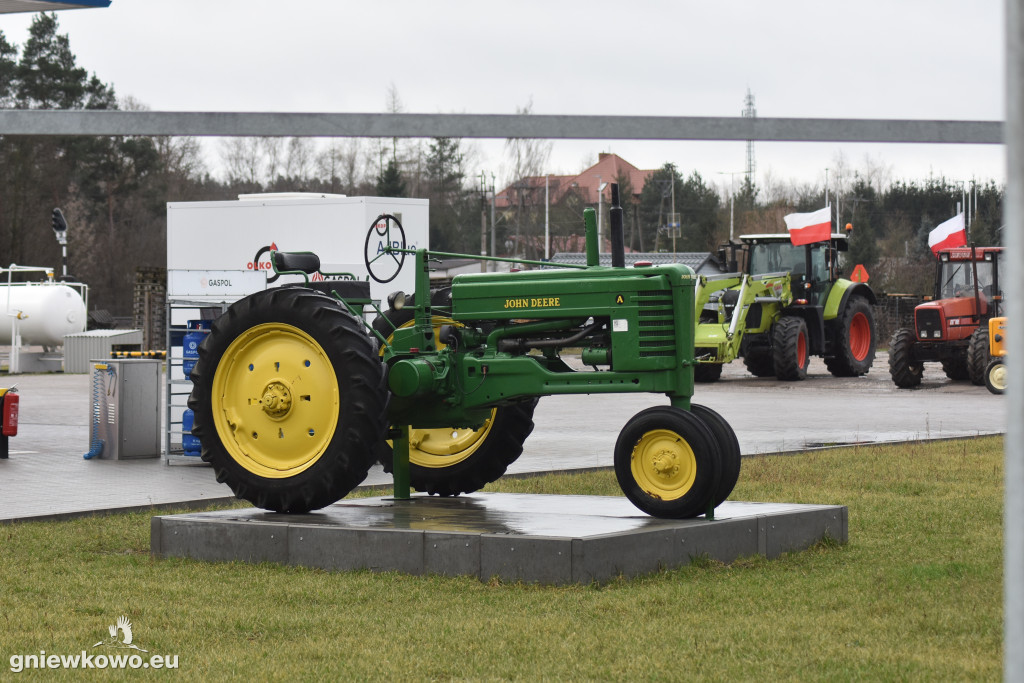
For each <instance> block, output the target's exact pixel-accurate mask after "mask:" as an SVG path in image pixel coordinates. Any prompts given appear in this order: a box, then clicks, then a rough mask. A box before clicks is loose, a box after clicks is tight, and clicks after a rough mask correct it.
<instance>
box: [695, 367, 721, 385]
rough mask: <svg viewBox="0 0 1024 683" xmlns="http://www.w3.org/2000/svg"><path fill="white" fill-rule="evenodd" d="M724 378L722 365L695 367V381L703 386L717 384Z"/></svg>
mask: <svg viewBox="0 0 1024 683" xmlns="http://www.w3.org/2000/svg"><path fill="white" fill-rule="evenodd" d="M721 377H722V364H721V363H695V364H694V366H693V381H694V382H699V383H701V384H710V383H712V382H717V381H718V380H719V379H721Z"/></svg>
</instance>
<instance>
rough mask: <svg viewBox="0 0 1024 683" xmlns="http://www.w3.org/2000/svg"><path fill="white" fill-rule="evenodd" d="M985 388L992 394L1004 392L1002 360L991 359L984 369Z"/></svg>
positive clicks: (1003, 366) (1004, 366)
mask: <svg viewBox="0 0 1024 683" xmlns="http://www.w3.org/2000/svg"><path fill="white" fill-rule="evenodd" d="M985 388H986V389H988V390H989V391H991V392H992V393H993V394H1002V393H1004V392H1005V391H1006V363H1005V362H1004V361H1003V359H1002V358H993V359H992V361H991V362H990V363H989V364H988V367H987V368H985Z"/></svg>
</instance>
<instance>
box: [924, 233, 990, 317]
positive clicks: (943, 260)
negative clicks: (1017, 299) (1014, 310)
mask: <svg viewBox="0 0 1024 683" xmlns="http://www.w3.org/2000/svg"><path fill="white" fill-rule="evenodd" d="M974 251H975V254H976V256H975V257H974V258H972V257H971V249H970V247H958V248H956V249H946V250H944V251H941V252H939V258H938V271H939V273H938V277H936V278H935V298H936V299H939V300H941V299H956V298H960V297H970V298H972V299H973V298H974V282H975V277H976V278H977V282H978V295H979V296H980V297H981V299H982V304H983V307H986V308H987V305H988V303H989V302H990V301H991V300H992V299H993V298H994V297H1000V296H1001V292H1000V290H999V253H1000V252H1001V251H1002V249H1001V248H1000V247H979V248H975V250H974ZM996 301H998V299H996Z"/></svg>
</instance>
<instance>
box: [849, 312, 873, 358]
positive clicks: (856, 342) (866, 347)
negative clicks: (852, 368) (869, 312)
mask: <svg viewBox="0 0 1024 683" xmlns="http://www.w3.org/2000/svg"><path fill="white" fill-rule="evenodd" d="M870 350H871V323H870V322H868V317H867V316H866V315H864V314H863V313H854V314H853V319H852V320H851V321H850V355H851V356H853V357H854V359H856V360H864V359H865V358H867V357H868V351H870Z"/></svg>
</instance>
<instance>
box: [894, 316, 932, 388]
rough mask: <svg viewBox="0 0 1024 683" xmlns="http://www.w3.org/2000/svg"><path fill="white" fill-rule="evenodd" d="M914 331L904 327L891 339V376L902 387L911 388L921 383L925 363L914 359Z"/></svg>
mask: <svg viewBox="0 0 1024 683" xmlns="http://www.w3.org/2000/svg"><path fill="white" fill-rule="evenodd" d="M916 341H917V339H916V338H915V337H914V331H913V330H908V329H906V328H902V329H899V330H896V332H894V333H893V335H892V339H891V340H890V341H889V376H890V377H892V381H893V384H895V385H896V386H898V387H899V388H900V389H911V388H913V387H916V386H918V385H919V384H921V375H922V374H923V373H924V364H923V363H921V362H920V361H915V360H913V357H914V343H915V342H916Z"/></svg>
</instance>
